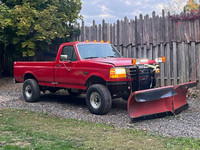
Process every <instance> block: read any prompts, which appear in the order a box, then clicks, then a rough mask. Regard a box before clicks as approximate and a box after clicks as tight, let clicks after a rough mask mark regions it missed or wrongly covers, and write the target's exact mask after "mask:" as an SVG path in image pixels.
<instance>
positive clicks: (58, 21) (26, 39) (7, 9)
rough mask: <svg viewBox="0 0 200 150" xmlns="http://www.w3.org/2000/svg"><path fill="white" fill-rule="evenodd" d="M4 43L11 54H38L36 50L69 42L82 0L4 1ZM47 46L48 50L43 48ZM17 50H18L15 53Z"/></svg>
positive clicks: (0, 12) (0, 33)
mask: <svg viewBox="0 0 200 150" xmlns="http://www.w3.org/2000/svg"><path fill="white" fill-rule="evenodd" d="M1 2H2V3H0V43H3V44H5V45H6V47H7V46H8V45H12V46H11V47H13V48H14V50H11V49H8V48H6V53H8V54H9V53H10V54H11V55H13V54H14V55H18V54H21V55H23V56H34V55H35V52H36V50H47V49H48V47H49V46H50V45H53V44H60V42H63V41H69V40H70V35H71V34H73V33H74V32H75V33H77V32H76V30H77V29H74V26H73V25H75V24H76V20H77V19H79V18H80V15H79V13H80V10H81V1H80V0H2V1H1ZM43 48H45V49H43ZM13 52H14V53H13Z"/></svg>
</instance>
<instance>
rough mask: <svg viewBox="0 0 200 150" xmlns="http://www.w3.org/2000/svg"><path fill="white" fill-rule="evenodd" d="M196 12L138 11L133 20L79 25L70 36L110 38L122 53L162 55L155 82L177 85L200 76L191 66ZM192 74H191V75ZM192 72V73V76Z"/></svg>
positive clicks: (198, 35) (198, 40)
mask: <svg viewBox="0 0 200 150" xmlns="http://www.w3.org/2000/svg"><path fill="white" fill-rule="evenodd" d="M199 16H200V15H199V14H198V13H195V14H194V13H193V14H186V13H184V12H183V13H181V14H179V15H176V16H171V15H170V14H169V13H168V15H166V16H165V12H164V11H163V12H162V16H158V15H156V14H155V12H153V13H152V17H149V15H146V16H144V17H143V15H141V14H140V16H139V18H137V17H135V19H134V20H132V19H131V20H128V19H127V17H125V18H124V20H117V22H116V23H114V24H109V23H106V22H105V21H104V20H103V21H102V24H99V25H96V24H95V21H93V25H92V26H85V24H84V21H82V25H81V26H79V28H80V30H81V35H80V36H79V37H76V38H75V39H74V40H78V41H85V40H89V41H93V40H97V41H100V40H104V41H110V42H111V43H112V44H113V45H114V46H115V47H116V48H117V49H118V50H119V51H120V53H121V54H122V55H123V56H124V57H133V58H134V57H136V58H149V59H155V58H157V57H160V56H165V57H166V63H165V64H161V73H160V78H159V80H158V81H159V85H160V86H165V85H177V84H179V83H183V82H188V81H190V80H191V79H192V78H193V79H194V80H197V79H199V78H200V66H199V65H198V66H197V72H196V73H194V72H195V70H196V69H195V68H196V65H197V62H198V60H199V59H200V17H199ZM193 74H194V75H193ZM193 76H194V77H193Z"/></svg>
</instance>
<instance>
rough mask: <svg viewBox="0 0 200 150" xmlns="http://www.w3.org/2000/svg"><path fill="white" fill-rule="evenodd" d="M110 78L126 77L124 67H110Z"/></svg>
mask: <svg viewBox="0 0 200 150" xmlns="http://www.w3.org/2000/svg"><path fill="white" fill-rule="evenodd" d="M110 78H111V79H117V78H126V69H125V68H111V69H110Z"/></svg>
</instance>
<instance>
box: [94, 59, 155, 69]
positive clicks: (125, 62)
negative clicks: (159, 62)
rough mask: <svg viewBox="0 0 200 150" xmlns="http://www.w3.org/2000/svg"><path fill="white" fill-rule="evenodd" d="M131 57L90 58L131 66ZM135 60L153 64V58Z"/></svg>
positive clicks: (116, 65) (116, 64) (117, 65)
mask: <svg viewBox="0 0 200 150" xmlns="http://www.w3.org/2000/svg"><path fill="white" fill-rule="evenodd" d="M132 59H133V58H98V59H92V61H96V62H101V63H108V64H113V65H114V66H115V67H119V66H131V65H132ZM137 60H144V61H141V62H140V64H155V63H156V62H155V60H150V59H137Z"/></svg>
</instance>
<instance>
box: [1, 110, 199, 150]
mask: <svg viewBox="0 0 200 150" xmlns="http://www.w3.org/2000/svg"><path fill="white" fill-rule="evenodd" d="M0 149H10V150H15V149H20V150H21V149H25V150H26V149H49V150H50V149H54V150H56V149H63V150H64V149H100V150H102V149H123V150H124V149H200V139H198V140H197V139H193V138H166V137H161V136H159V135H155V134H152V133H149V132H144V131H137V130H131V129H118V128H115V127H113V126H108V125H105V124H94V123H89V122H84V121H78V120H74V119H62V118H56V117H54V116H50V115H47V114H42V113H36V112H30V111H26V110H16V109H4V110H0Z"/></svg>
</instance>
